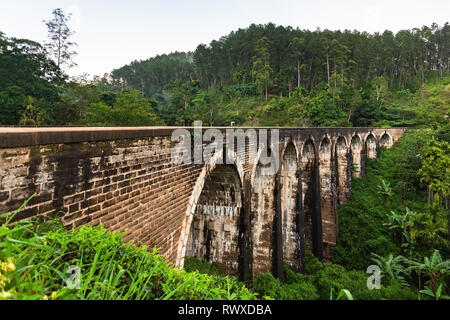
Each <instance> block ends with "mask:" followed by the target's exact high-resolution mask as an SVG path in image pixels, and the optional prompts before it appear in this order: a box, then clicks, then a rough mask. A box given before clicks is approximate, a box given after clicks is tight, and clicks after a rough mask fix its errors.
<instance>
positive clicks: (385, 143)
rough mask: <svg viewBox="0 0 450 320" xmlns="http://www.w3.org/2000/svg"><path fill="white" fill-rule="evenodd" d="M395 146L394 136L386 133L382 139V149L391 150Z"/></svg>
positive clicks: (380, 143)
mask: <svg viewBox="0 0 450 320" xmlns="http://www.w3.org/2000/svg"><path fill="white" fill-rule="evenodd" d="M393 144H394V139H392V136H391V135H390V134H389V133H388V132H385V133H384V134H383V135H382V136H381V138H380V142H379V145H380V148H390V147H392V145H393Z"/></svg>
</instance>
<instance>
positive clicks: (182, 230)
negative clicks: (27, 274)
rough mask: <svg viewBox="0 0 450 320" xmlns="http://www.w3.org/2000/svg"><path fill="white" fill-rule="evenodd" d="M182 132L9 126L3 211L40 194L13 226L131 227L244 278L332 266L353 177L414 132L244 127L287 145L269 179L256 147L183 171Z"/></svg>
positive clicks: (3, 151)
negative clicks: (178, 155)
mask: <svg viewBox="0 0 450 320" xmlns="http://www.w3.org/2000/svg"><path fill="white" fill-rule="evenodd" d="M175 129H181V128H172V127H126V128H118V127H112V128H106V127H103V128H100V127H96V128H89V127H64V128H56V127H55V128H53V127H48V128H6V127H5V128H0V213H6V212H11V211H14V210H16V209H17V208H18V207H19V206H20V205H21V204H22V203H23V202H24V201H25V200H26V199H28V198H29V197H30V196H31V195H32V194H34V193H36V196H35V197H34V198H33V199H32V200H31V201H30V202H29V204H28V206H27V207H26V208H25V209H24V210H23V211H21V212H20V213H19V214H17V216H16V217H15V218H14V219H15V220H16V221H17V220H20V219H32V218H36V217H38V216H39V217H43V218H46V219H47V218H53V217H56V216H58V217H61V218H60V219H61V221H62V222H63V223H64V225H66V226H67V227H68V228H73V227H77V226H80V225H85V224H89V225H99V224H102V225H104V226H105V227H106V228H107V229H109V230H112V231H124V232H125V240H126V241H128V242H131V243H134V244H144V245H146V246H148V247H150V248H153V247H156V248H160V253H161V254H164V255H165V256H166V257H167V259H168V260H170V261H172V262H173V263H174V264H175V265H176V266H179V267H181V266H182V265H183V263H184V259H185V258H186V257H191V256H192V257H197V258H201V259H206V260H208V261H211V262H216V263H217V264H218V265H219V267H220V268H222V269H223V270H224V271H225V272H226V273H228V274H230V275H235V276H239V277H241V278H242V279H244V280H246V279H250V278H251V277H252V276H253V275H255V274H258V273H260V272H266V271H272V272H274V273H275V274H279V273H280V272H281V270H282V262H283V261H285V262H287V263H289V264H290V265H291V266H292V267H293V268H294V269H295V270H298V271H302V269H303V268H304V255H305V252H307V251H310V252H313V253H314V254H315V255H316V256H317V257H319V258H320V259H325V260H327V259H330V258H331V254H332V251H331V249H332V247H333V246H334V245H335V244H336V240H337V236H338V232H339V227H338V226H339V223H338V216H337V207H338V205H339V204H342V203H345V202H346V201H347V200H348V199H349V197H350V196H351V181H352V179H354V178H357V177H360V176H362V175H364V172H365V164H366V161H367V159H368V158H376V157H377V156H378V154H379V152H380V149H381V148H383V147H386V148H390V147H391V146H392V145H393V144H394V143H395V142H396V141H397V140H398V139H399V138H400V137H401V136H402V135H403V133H404V131H405V129H404V128H389V129H385V128H241V129H242V130H244V131H246V130H249V129H254V130H255V131H256V132H257V133H260V132H261V131H262V130H266V129H274V130H275V129H277V130H278V134H279V143H277V144H271V145H270V146H269V147H268V148H269V149H271V150H270V153H269V155H270V154H272V155H273V154H275V153H276V154H277V155H279V168H278V170H276V171H275V172H272V173H269V174H268V173H267V172H264V170H265V165H263V164H261V163H260V161H259V157H260V152H258V149H257V148H256V149H255V148H252V145H251V144H252V143H257V144H258V143H259V142H249V143H248V144H247V145H246V146H245V148H244V149H239V148H237V147H234V148H233V149H232V150H230V149H228V150H227V151H226V152H227V153H229V154H231V155H232V157H234V158H235V159H240V160H242V161H236V163H235V164H227V163H220V162H219V161H216V160H214V159H212V160H210V161H209V162H207V163H198V164H196V163H194V162H192V163H178V164H177V163H174V161H173V159H172V156H173V154H172V152H173V150H174V147H176V145H177V142H175V141H172V140H173V139H172V134H173V132H174V130H175ZM185 129H187V130H188V131H189V132H192V135H193V136H195V134H194V128H185ZM206 129H210V128H203V130H206ZM215 129H218V130H219V131H220V132H222V133H223V134H224V135H225V132H226V129H237V128H215ZM249 141H250V140H249ZM206 146H207V144H205V143H203V144H202V149H205V148H206ZM254 150H256V151H254Z"/></svg>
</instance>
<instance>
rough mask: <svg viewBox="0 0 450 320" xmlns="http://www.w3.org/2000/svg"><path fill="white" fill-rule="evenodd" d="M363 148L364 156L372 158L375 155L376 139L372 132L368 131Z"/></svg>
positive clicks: (376, 153)
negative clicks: (364, 150)
mask: <svg viewBox="0 0 450 320" xmlns="http://www.w3.org/2000/svg"><path fill="white" fill-rule="evenodd" d="M364 145H365V149H366V152H365V153H366V156H367V157H368V158H370V159H374V158H376V157H377V155H378V152H377V139H376V138H375V136H374V134H373V133H372V132H370V133H369V134H368V135H367V137H366V141H365V143H364Z"/></svg>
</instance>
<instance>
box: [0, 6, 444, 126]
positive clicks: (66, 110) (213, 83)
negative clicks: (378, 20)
mask: <svg viewBox="0 0 450 320" xmlns="http://www.w3.org/2000/svg"><path fill="white" fill-rule="evenodd" d="M60 14H62V15H63V17H64V13H62V12H60ZM66 18H67V17H66ZM54 31H55V30H53V32H52V30H51V29H49V37H50V39H51V37H52V36H54V35H55V34H54ZM66 32H67V33H66V36H65V37H64V41H65V42H63V43H64V46H59V47H58V46H56V48H55V45H54V44H53V45H52V42H50V43H45V44H44V45H41V44H39V43H36V42H34V41H30V40H26V39H16V38H14V37H8V36H7V35H5V34H4V33H1V32H0V48H1V51H0V124H1V125H104V126H128V125H150V126H151V125H168V126H172V125H187V126H189V125H192V123H193V121H195V120H202V121H203V123H204V125H205V126H223V125H225V126H229V125H232V124H233V125H236V126H258V125H261V126H298V127H308V126H381V127H390V126H404V127H405V126H408V127H419V126H423V125H427V124H429V123H430V122H433V123H441V124H445V123H446V122H447V121H448V120H447V119H448V104H447V102H448V101H445V100H444V101H437V102H436V103H431V105H430V106H429V108H426V109H424V108H422V107H421V100H423V98H424V94H423V90H424V87H425V86H426V84H429V83H431V84H435V85H437V84H439V83H442V81H441V80H442V79H445V78H446V77H447V76H449V75H450V56H449V52H450V25H449V24H448V23H446V24H445V25H444V26H438V25H437V24H433V25H431V26H423V27H421V28H415V29H413V30H402V31H399V32H397V33H395V34H394V33H393V32H391V31H388V30H386V31H385V32H383V33H381V34H380V33H375V34H369V33H366V32H359V31H356V30H354V31H349V30H345V31H330V30H319V29H318V30H315V31H309V30H300V29H298V28H297V29H293V28H291V27H283V26H276V25H274V24H272V23H269V24H266V25H254V24H253V25H250V26H249V27H248V28H246V29H239V30H237V31H235V32H231V33H230V34H229V35H227V36H224V37H222V38H220V39H218V40H214V41H212V42H211V43H210V44H209V45H205V44H200V45H199V46H198V47H197V49H196V50H195V51H194V52H175V53H170V54H167V55H160V56H157V57H153V58H150V59H148V60H145V61H133V62H131V63H130V64H128V65H126V66H123V67H121V68H118V69H115V70H112V71H111V73H110V74H105V75H104V76H102V77H99V76H96V77H94V78H93V79H92V80H88V79H86V78H83V77H78V78H70V77H68V76H67V74H66V73H65V72H64V69H65V65H70V64H71V63H72V60H71V59H72V57H73V56H74V54H76V52H74V51H71V49H72V46H71V45H72V43H71V42H70V35H71V34H70V30H68V29H67V30H66ZM55 52H56V54H58V52H59V56H58V59H59V60H57V59H54V54H55ZM61 53H64V54H61ZM444 82H445V81H444ZM425 90H426V89H425ZM130 105H133V108H130Z"/></svg>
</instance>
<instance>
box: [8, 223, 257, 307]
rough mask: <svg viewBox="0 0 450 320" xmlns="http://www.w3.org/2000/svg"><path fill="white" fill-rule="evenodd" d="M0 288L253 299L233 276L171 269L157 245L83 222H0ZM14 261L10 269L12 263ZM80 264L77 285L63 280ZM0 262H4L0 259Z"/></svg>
mask: <svg viewBox="0 0 450 320" xmlns="http://www.w3.org/2000/svg"><path fill="white" fill-rule="evenodd" d="M0 239H1V242H0V246H1V248H2V250H0V260H1V261H2V262H7V263H8V273H7V274H6V275H5V274H3V273H2V276H1V277H2V279H3V278H4V277H6V280H7V281H2V284H1V288H0V290H1V292H2V296H4V297H5V298H14V299H49V298H51V299H96V300H97V299H100V300H104V299H107V300H109V299H113V300H115V299H120V300H121V299H132V300H134V299H137V300H141V299H142V300H144V299H255V298H256V297H257V296H256V294H254V293H253V292H251V291H250V290H249V289H247V288H246V287H245V286H244V285H243V284H241V283H239V282H238V281H236V280H235V279H232V278H229V277H223V276H211V275H207V274H200V273H199V272H197V271H196V272H186V271H184V270H178V269H173V268H171V267H170V263H168V262H166V261H165V259H164V257H163V256H161V255H159V254H158V253H157V251H156V250H153V251H152V252H149V251H148V250H147V248H146V247H136V246H134V245H130V244H125V243H124V242H123V234H121V233H117V232H114V233H110V232H108V231H106V230H105V229H103V227H96V228H94V227H89V226H82V227H80V228H76V229H75V230H73V231H72V232H69V231H67V230H65V229H64V228H63V227H62V226H61V225H60V224H58V223H54V222H53V223H52V224H50V225H39V226H38V225H37V224H35V223H33V222H30V221H27V222H18V223H17V224H16V225H14V227H12V228H9V227H7V226H6V225H2V226H1V227H0ZM13 265H14V268H12V266H13ZM72 265H75V266H77V267H79V268H80V271H81V279H80V280H81V281H80V285H81V286H80V288H79V289H70V288H68V287H67V286H66V281H67V280H68V276H69V275H70V274H66V271H67V270H68V267H69V266H72ZM2 266H3V264H2Z"/></svg>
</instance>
